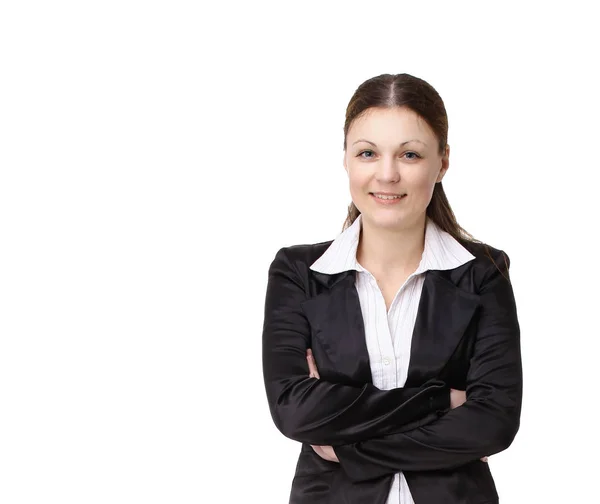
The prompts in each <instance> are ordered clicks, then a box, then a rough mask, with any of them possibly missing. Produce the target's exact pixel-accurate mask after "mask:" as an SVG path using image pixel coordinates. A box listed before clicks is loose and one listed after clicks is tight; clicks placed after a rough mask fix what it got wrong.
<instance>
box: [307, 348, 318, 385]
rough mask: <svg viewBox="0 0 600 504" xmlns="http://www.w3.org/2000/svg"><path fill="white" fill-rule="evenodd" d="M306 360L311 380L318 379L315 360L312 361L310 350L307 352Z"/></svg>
mask: <svg viewBox="0 0 600 504" xmlns="http://www.w3.org/2000/svg"><path fill="white" fill-rule="evenodd" d="M309 352H310V353H309ZM306 360H307V361H308V371H309V376H310V377H311V378H320V376H319V371H318V369H317V364H316V363H315V359H314V357H313V355H312V352H311V351H310V349H309V350H308V352H307V354H306Z"/></svg>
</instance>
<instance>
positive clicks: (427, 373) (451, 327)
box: [405, 271, 480, 387]
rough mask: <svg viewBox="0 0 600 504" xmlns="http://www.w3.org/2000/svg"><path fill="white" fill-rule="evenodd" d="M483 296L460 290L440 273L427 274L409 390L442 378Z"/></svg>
mask: <svg viewBox="0 0 600 504" xmlns="http://www.w3.org/2000/svg"><path fill="white" fill-rule="evenodd" d="M479 299H480V297H479V296H478V295H477V294H473V293H470V292H467V291H464V290H462V289H459V288H458V287H457V286H456V285H454V284H453V283H452V282H451V281H450V280H448V279H447V278H446V276H445V274H444V272H441V271H427V272H426V273H425V281H424V284H423V291H422V292H421V299H420V301H419V309H418V312H417V319H416V321H415V328H414V331H413V336H412V344H411V351H410V365H409V367H408V377H407V379H406V384H405V386H406V387H415V386H419V385H421V384H423V383H424V382H425V381H427V380H429V379H431V378H436V377H439V375H440V372H441V371H442V369H443V367H444V365H445V364H446V363H447V362H448V360H449V359H450V357H451V356H452V354H453V352H454V350H455V349H456V347H457V345H458V343H459V342H460V340H461V338H462V336H463V335H464V334H465V332H466V330H467V327H468V325H469V323H470V322H471V319H472V318H473V315H474V314H475V310H476V309H477V306H478V305H479Z"/></svg>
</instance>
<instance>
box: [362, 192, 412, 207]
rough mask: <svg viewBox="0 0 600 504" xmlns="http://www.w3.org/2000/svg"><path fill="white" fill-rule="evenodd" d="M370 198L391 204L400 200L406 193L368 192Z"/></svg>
mask: <svg viewBox="0 0 600 504" xmlns="http://www.w3.org/2000/svg"><path fill="white" fill-rule="evenodd" d="M369 195H370V196H371V198H373V199H374V200H375V201H377V202H378V203H384V204H393V203H398V202H399V201H402V200H403V199H404V198H405V197H406V194H381V193H369Z"/></svg>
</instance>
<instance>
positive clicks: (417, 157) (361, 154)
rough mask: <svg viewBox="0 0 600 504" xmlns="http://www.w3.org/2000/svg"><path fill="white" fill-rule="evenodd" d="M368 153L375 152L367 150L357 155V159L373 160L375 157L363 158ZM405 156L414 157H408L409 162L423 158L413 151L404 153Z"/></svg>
mask: <svg viewBox="0 0 600 504" xmlns="http://www.w3.org/2000/svg"><path fill="white" fill-rule="evenodd" d="M367 152H368V153H370V154H373V151H372V150H369V149H367V150H364V151H361V152H359V153H358V155H357V156H356V157H362V158H363V159H373V156H366V157H365V156H363V154H365V153H367ZM404 155H405V156H407V155H412V156H411V157H407V158H406V159H409V160H412V159H420V158H421V156H419V154H417V153H416V152H413V151H408V152H405V153H404Z"/></svg>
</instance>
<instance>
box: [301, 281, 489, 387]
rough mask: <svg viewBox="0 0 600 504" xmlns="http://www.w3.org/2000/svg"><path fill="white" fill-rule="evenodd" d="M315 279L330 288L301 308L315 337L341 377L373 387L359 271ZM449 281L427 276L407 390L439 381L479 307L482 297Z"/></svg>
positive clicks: (415, 330)
mask: <svg viewBox="0 0 600 504" xmlns="http://www.w3.org/2000/svg"><path fill="white" fill-rule="evenodd" d="M449 271H451V270H449ZM313 275H314V278H315V279H316V280H317V281H318V283H320V284H321V285H322V286H324V287H325V289H322V292H321V293H320V294H317V295H316V296H314V297H312V298H310V299H308V300H306V301H304V302H303V303H302V308H303V310H304V312H305V314H306V316H307V318H308V320H309V322H310V325H311V328H312V331H313V334H312V335H313V337H314V338H317V339H318V340H319V343H320V344H321V346H322V347H323V348H324V350H325V351H326V352H327V355H328V357H329V359H330V360H331V361H332V365H333V367H334V369H336V370H337V371H339V372H340V374H342V375H344V376H345V377H350V378H351V379H352V380H353V381H354V380H355V381H356V382H357V383H359V384H364V383H372V377H371V367H370V364H369V354H368V350H367V345H366V338H365V326H364V321H363V318H362V310H361V307H360V300H359V297H358V292H357V291H356V287H355V284H354V282H355V275H356V271H355V270H350V271H344V272H342V273H338V274H335V275H328V274H324V273H319V272H313ZM446 276H447V275H446V272H445V271H437V270H436V271H427V272H425V280H424V284H423V291H422V293H421V298H420V301H419V308H418V312H417V318H416V322H415V327H414V331H413V335H412V344H411V355H410V363H409V368H408V378H407V381H406V384H405V386H406V387H418V386H420V385H422V384H423V383H424V382H425V381H427V380H429V379H431V378H436V377H438V376H439V374H440V372H441V371H442V369H443V367H444V365H445V364H446V363H447V362H448V360H449V359H450V357H451V356H452V354H453V352H454V350H455V349H456V347H457V345H458V343H459V342H460V340H461V338H462V336H463V335H464V334H465V331H466V329H467V327H468V325H469V323H470V322H471V319H472V318H473V315H474V314H475V311H476V309H477V306H478V305H479V299H480V297H479V296H478V295H477V294H473V293H470V292H467V291H464V290H462V289H460V288H458V287H457V286H456V285H455V284H454V283H452V282H451V281H450V280H449V279H448V278H446ZM317 365H318V362H317Z"/></svg>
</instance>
